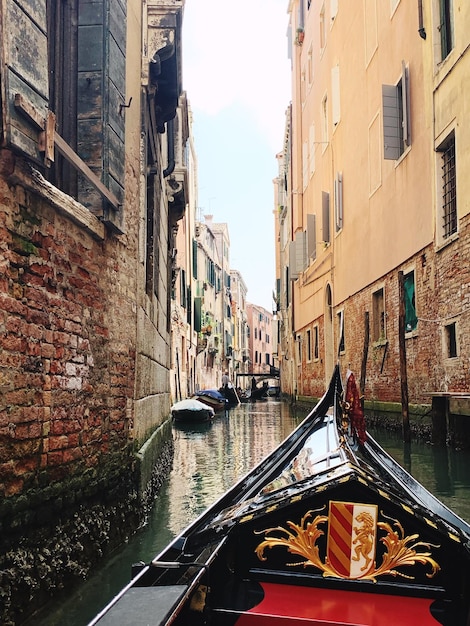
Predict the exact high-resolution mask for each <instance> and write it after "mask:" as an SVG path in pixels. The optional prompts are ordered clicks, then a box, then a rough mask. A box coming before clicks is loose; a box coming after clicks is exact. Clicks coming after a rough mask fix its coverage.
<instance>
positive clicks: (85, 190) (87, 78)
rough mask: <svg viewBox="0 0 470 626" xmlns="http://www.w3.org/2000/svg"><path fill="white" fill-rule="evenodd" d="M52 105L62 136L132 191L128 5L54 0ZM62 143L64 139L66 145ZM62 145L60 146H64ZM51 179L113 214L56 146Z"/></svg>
mask: <svg viewBox="0 0 470 626" xmlns="http://www.w3.org/2000/svg"><path fill="white" fill-rule="evenodd" d="M46 12H47V25H48V57H49V61H48V65H49V77H50V80H49V108H50V110H52V111H53V112H54V114H55V117H56V129H57V133H58V135H59V136H60V137H61V138H62V139H63V140H64V141H65V142H66V144H67V145H68V146H69V147H70V148H72V150H73V151H74V152H75V153H76V154H77V155H78V157H80V158H81V159H83V161H84V162H85V163H86V164H87V165H88V166H89V167H90V168H91V169H92V171H93V172H94V173H95V174H96V177H97V178H98V179H99V180H101V181H102V182H103V183H104V185H105V186H106V187H107V188H109V189H112V190H113V191H114V193H116V195H117V197H118V198H119V199H120V200H122V197H123V194H124V125H125V109H122V107H120V105H122V104H124V103H125V37H126V34H125V25H126V14H125V3H121V2H113V1H111V0H101V1H99V2H96V3H91V4H89V3H85V2H84V0H67V1H66V2H64V1H62V2H59V1H57V0H47V2H46ZM58 145H59V144H57V146H58ZM57 146H56V147H57ZM47 177H48V178H49V180H50V181H51V182H52V183H53V184H54V185H56V186H57V187H58V188H59V189H61V190H62V191H65V192H66V193H67V194H69V195H71V196H72V197H74V198H75V199H76V200H78V201H79V202H81V203H82V204H84V205H85V206H87V207H89V208H90V210H92V211H93V212H94V213H96V214H97V215H99V216H104V217H106V214H107V212H108V210H109V209H108V206H107V205H106V204H104V203H103V200H102V196H101V194H100V192H99V191H98V190H97V189H96V188H95V187H94V186H91V185H90V184H89V181H88V180H87V179H86V178H84V177H83V176H79V171H78V168H77V165H76V163H75V162H74V160H73V159H70V158H69V157H65V156H63V152H62V150H60V149H57V150H56V157H55V161H54V163H53V165H52V166H51V167H50V168H49V170H48V171H47Z"/></svg>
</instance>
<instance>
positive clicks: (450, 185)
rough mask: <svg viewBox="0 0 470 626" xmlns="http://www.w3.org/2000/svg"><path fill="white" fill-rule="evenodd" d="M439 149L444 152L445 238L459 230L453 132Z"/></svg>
mask: <svg viewBox="0 0 470 626" xmlns="http://www.w3.org/2000/svg"><path fill="white" fill-rule="evenodd" d="M439 151H440V152H441V153H442V155H441V156H442V220H443V231H442V233H443V236H444V238H447V237H450V235H452V234H453V233H455V232H457V180H456V169H455V137H454V135H453V134H452V135H451V136H450V137H449V138H448V139H447V140H446V141H445V142H444V144H442V146H441V147H440V148H439Z"/></svg>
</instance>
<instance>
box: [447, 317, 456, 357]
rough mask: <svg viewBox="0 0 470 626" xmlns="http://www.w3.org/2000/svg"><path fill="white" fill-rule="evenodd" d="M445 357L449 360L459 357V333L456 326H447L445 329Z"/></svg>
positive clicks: (453, 323) (453, 324)
mask: <svg viewBox="0 0 470 626" xmlns="http://www.w3.org/2000/svg"><path fill="white" fill-rule="evenodd" d="M444 341H445V356H446V357H447V358H448V359H454V358H455V357H457V332H456V324H455V322H452V324H447V325H446V326H445V327H444Z"/></svg>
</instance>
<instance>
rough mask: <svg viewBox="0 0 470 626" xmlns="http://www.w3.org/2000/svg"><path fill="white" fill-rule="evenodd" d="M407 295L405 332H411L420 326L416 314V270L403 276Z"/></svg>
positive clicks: (405, 295)
mask: <svg viewBox="0 0 470 626" xmlns="http://www.w3.org/2000/svg"><path fill="white" fill-rule="evenodd" d="M403 287H404V292H405V293H404V297H405V332H406V333H410V332H412V331H413V330H415V329H416V327H417V326H418V316H417V315H416V297H415V291H416V289H415V275H414V272H410V273H409V274H405V275H404V277H403Z"/></svg>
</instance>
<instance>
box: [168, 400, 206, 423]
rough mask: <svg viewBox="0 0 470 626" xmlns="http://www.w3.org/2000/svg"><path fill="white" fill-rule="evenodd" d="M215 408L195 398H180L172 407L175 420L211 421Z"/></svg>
mask: <svg viewBox="0 0 470 626" xmlns="http://www.w3.org/2000/svg"><path fill="white" fill-rule="evenodd" d="M214 414H215V412H214V409H213V408H212V407H210V406H208V405H207V404H204V403H203V402H200V401H199V400H196V399H195V398H188V399H187V400H180V402H175V404H173V405H172V407H171V416H172V418H173V419H174V420H175V422H209V421H210V420H211V419H212V418H213V417H214Z"/></svg>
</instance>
